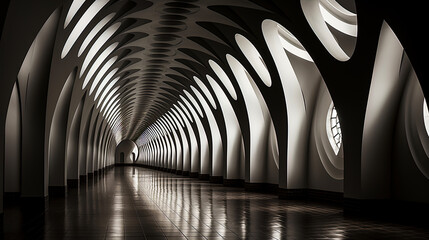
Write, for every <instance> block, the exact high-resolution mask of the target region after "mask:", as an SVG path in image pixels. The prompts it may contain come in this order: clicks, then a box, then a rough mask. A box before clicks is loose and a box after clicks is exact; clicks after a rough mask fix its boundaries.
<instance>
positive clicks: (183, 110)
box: [176, 95, 193, 122]
mask: <svg viewBox="0 0 429 240" xmlns="http://www.w3.org/2000/svg"><path fill="white" fill-rule="evenodd" d="M180 98H182V99H183V96H182V95H180ZM178 104H179V106H180V107H181V108H182V110H180V108H179V107H177V106H176V108H177V110H178V111H179V112H184V113H185V114H186V116H187V117H188V119H189V121H190V122H193V119H192V117H191V114H190V113H189V112H188V109H187V108H186V107H185V105H183V104H182V103H181V102H178ZM183 115H184V114H182V116H183Z"/></svg>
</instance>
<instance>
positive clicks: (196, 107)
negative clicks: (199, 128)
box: [182, 90, 204, 118]
mask: <svg viewBox="0 0 429 240" xmlns="http://www.w3.org/2000/svg"><path fill="white" fill-rule="evenodd" d="M183 92H184V93H185V94H186V96H187V97H188V99H189V100H190V101H191V103H192V105H194V108H195V109H197V111H198V113H199V114H200V116H201V117H202V118H203V117H204V115H203V111H202V110H201V108H200V105H198V103H197V101H195V99H194V98H193V97H192V95H191V94H190V93H189V92H188V91H186V90H183ZM182 98H183V97H182ZM183 99H184V98H183Z"/></svg>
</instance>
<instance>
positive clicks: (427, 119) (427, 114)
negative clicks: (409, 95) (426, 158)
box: [423, 99, 429, 136]
mask: <svg viewBox="0 0 429 240" xmlns="http://www.w3.org/2000/svg"><path fill="white" fill-rule="evenodd" d="M423 121H424V123H425V127H426V132H427V134H428V136H429V111H428V105H427V103H426V99H425V100H424V101H423Z"/></svg>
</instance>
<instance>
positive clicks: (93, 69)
mask: <svg viewBox="0 0 429 240" xmlns="http://www.w3.org/2000/svg"><path fill="white" fill-rule="evenodd" d="M116 46H118V43H114V44H112V45H110V46H109V47H108V48H106V49H105V50H104V51H103V53H101V54H100V56H99V57H98V58H97V60H95V62H94V64H92V66H91V68H90V69H89V71H88V73H87V74H86V77H85V80H84V81H83V85H82V89H84V88H85V87H86V85H87V84H88V83H89V80H91V78H92V76H93V75H94V73H95V72H96V71H97V69H98V68H99V67H100V65H101V63H102V62H104V60H106V58H107V57H108V56H109V55H110V54H111V53H112V52H113V50H115V48H116ZM112 59H113V58H112ZM112 59H110V60H112ZM116 59H117V57H115V61H116ZM81 72H82V70H81Z"/></svg>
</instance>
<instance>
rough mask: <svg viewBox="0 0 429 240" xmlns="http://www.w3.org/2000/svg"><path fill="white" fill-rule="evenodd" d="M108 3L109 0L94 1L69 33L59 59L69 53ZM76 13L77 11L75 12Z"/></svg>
mask: <svg viewBox="0 0 429 240" xmlns="http://www.w3.org/2000/svg"><path fill="white" fill-rule="evenodd" d="M108 2H109V0H97V1H95V2H94V3H93V4H92V5H91V6H90V7H89V8H88V9H87V10H86V12H85V13H84V14H83V15H82V17H81V18H80V19H79V21H78V22H77V23H76V25H75V27H74V28H73V30H72V31H71V33H70V35H69V37H68V38H67V40H66V43H65V44H64V47H63V51H62V52H61V58H64V57H65V56H67V54H68V53H69V51H70V49H71V48H72V47H73V45H74V44H75V42H76V40H77V39H78V38H79V36H80V35H81V34H82V32H83V30H85V28H86V26H88V23H89V22H91V20H92V19H93V18H94V17H95V15H97V13H98V12H99V11H100V10H101V9H102V8H103V7H104V6H105V5H106V4H107V3H108ZM76 11H77V10H76Z"/></svg>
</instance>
